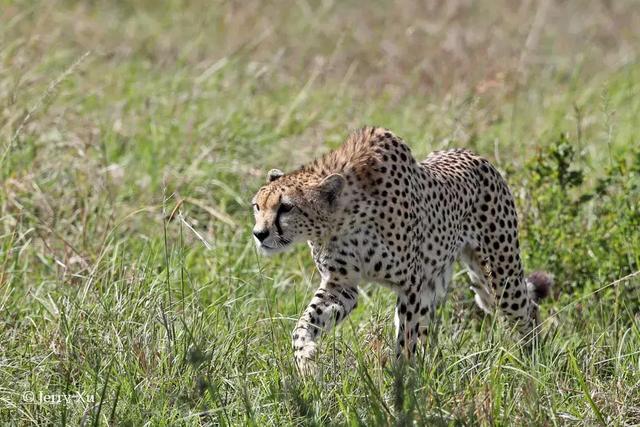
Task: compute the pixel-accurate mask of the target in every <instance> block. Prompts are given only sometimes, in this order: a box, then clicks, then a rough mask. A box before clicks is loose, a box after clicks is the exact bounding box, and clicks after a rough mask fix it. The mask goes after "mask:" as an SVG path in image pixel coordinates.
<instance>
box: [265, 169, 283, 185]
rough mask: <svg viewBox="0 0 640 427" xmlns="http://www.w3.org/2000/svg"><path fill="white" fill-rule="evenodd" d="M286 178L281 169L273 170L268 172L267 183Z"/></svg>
mask: <svg viewBox="0 0 640 427" xmlns="http://www.w3.org/2000/svg"><path fill="white" fill-rule="evenodd" d="M283 176H284V172H282V171H281V170H280V169H271V170H270V171H269V172H267V182H273V181H275V180H276V179H278V178H282V177H283Z"/></svg>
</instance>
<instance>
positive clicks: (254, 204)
mask: <svg viewBox="0 0 640 427" xmlns="http://www.w3.org/2000/svg"><path fill="white" fill-rule="evenodd" d="M251 206H253V209H255V210H256V211H257V212H258V211H260V206H258V204H257V203H252V204H251Z"/></svg>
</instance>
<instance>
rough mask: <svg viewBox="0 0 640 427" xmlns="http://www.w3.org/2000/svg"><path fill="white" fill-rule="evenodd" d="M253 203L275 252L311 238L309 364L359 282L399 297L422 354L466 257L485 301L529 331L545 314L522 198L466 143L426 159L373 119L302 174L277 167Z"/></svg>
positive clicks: (401, 330) (349, 305)
mask: <svg viewBox="0 0 640 427" xmlns="http://www.w3.org/2000/svg"><path fill="white" fill-rule="evenodd" d="M268 180H269V183H268V184H267V185H265V186H264V187H262V188H261V189H260V190H259V191H258V193H257V194H256V196H255V197H254V200H253V205H254V215H255V220H256V225H255V228H254V235H255V240H256V244H257V245H258V247H259V248H260V249H261V250H262V251H263V252H265V253H268V254H270V253H274V252H279V251H281V250H284V249H286V248H289V247H291V246H292V245H293V244H295V243H296V242H301V241H307V242H308V244H309V246H310V247H311V253H312V255H313V259H314V261H315V264H316V266H317V268H318V271H319V272H320V277H321V284H320V287H319V288H318V289H317V291H316V292H315V295H314V297H313V298H312V300H311V302H310V303H309V305H308V306H307V308H306V309H305V311H304V313H303V314H302V316H301V317H300V320H299V321H298V323H297V325H296V327H295V329H294V331H293V346H294V352H295V358H296V362H297V363H298V365H299V366H300V367H301V368H302V369H303V370H305V369H308V368H309V367H311V366H313V360H314V358H315V356H316V348H317V339H318V337H319V335H320V334H321V332H326V331H327V330H329V329H330V328H331V327H332V326H333V325H335V324H337V323H339V322H340V321H342V320H344V318H345V317H346V316H348V315H349V313H350V312H351V311H352V310H353V309H354V308H355V307H356V304H357V298H358V284H359V283H360V282H361V281H363V280H367V281H373V282H378V283H382V284H385V285H387V286H389V287H391V289H393V290H394V291H395V293H396V294H397V303H396V312H395V326H396V333H397V345H396V352H397V355H398V357H400V356H401V355H403V354H404V355H406V356H407V357H412V355H413V354H414V353H415V351H416V346H417V342H418V339H419V338H421V339H424V337H425V335H426V334H427V332H426V330H427V326H428V324H429V323H430V321H431V318H432V317H433V314H434V312H435V309H436V304H437V303H438V301H440V300H441V299H442V298H443V296H444V295H445V294H446V292H447V289H448V286H449V282H450V280H451V275H452V269H453V268H452V265H453V263H454V261H456V260H457V259H460V260H461V261H462V262H463V263H464V264H466V266H467V267H468V270H469V275H470V277H471V281H472V283H473V286H472V289H473V291H474V292H475V299H476V302H477V303H478V305H479V306H480V307H481V308H482V309H483V310H485V311H487V312H493V311H494V310H495V309H496V308H497V309H498V310H499V311H500V312H502V313H503V314H504V316H505V317H506V319H507V320H508V321H510V322H511V323H512V324H513V325H515V326H516V328H517V329H518V330H519V331H520V332H521V333H522V334H529V333H530V332H531V331H532V330H533V329H534V327H535V325H536V323H537V322H538V307H537V304H536V296H538V295H541V293H540V292H541V291H540V290H538V288H537V286H538V284H539V283H541V282H544V283H546V284H549V283H548V278H547V277H546V276H544V274H542V273H539V274H538V276H536V277H534V280H533V281H529V282H527V280H526V279H525V278H524V274H523V268H522V262H521V260H520V254H519V244H518V224H517V215H516V210H515V206H514V202H513V197H512V196H511V193H510V192H509V188H508V187H507V184H506V182H505V181H504V179H503V178H502V177H501V176H500V174H499V173H498V171H497V170H496V169H495V168H494V167H493V166H492V165H491V164H490V163H489V162H488V161H487V160H485V159H483V158H481V157H479V156H477V155H475V154H473V153H472V152H470V151H467V150H462V149H457V150H450V151H440V152H435V153H432V154H431V155H429V156H428V157H427V159H426V160H424V161H423V162H417V161H416V160H415V159H414V157H413V156H412V154H411V150H410V149H409V147H408V146H407V145H406V144H405V143H404V142H403V141H402V140H401V139H400V138H398V137H397V136H395V135H394V134H393V133H391V132H390V131H388V130H386V129H381V128H372V127H367V128H363V129H360V130H358V131H356V132H354V133H353V134H351V135H350V137H349V138H348V140H347V141H346V143H345V144H344V145H342V146H341V147H340V148H338V149H337V150H335V151H333V152H330V153H328V154H326V155H325V156H323V157H321V158H320V159H318V160H316V161H314V162H312V163H310V164H308V165H305V166H303V167H301V168H300V169H298V170H296V171H293V172H291V173H287V174H283V173H282V172H280V171H278V170H272V171H270V172H269V177H268Z"/></svg>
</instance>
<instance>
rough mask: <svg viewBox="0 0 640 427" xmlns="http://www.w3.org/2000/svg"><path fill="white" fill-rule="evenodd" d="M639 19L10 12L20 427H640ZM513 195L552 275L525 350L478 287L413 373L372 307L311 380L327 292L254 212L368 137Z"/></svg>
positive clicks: (510, 7) (353, 321)
mask: <svg viewBox="0 0 640 427" xmlns="http://www.w3.org/2000/svg"><path fill="white" fill-rule="evenodd" d="M638 22H640V6H639V5H638V3H637V2H635V1H634V0H620V1H615V2H608V1H602V2H600V1H593V2H589V1H575V2H554V1H546V0H542V1H539V2H534V1H529V2H511V1H507V0H497V1H493V2H489V1H482V2H479V1H469V0H453V1H448V2H436V1H433V2H424V3H420V4H419V5H418V4H417V2H413V1H410V0H399V1H397V2H384V1H379V0H376V1H371V2H369V1H364V0H353V1H346V2H333V1H304V0H301V1H297V2H286V3H285V2H271V1H269V2H258V1H247V2H240V1H233V2H218V1H216V2H204V1H193V2H186V1H185V2H181V1H168V2H163V3H162V4H160V3H159V2H153V1H113V2H100V1H95V2H67V1H59V0H52V1H47V2H37V1H16V2H14V1H6V0H4V1H2V0H0V150H1V151H0V177H1V178H0V185H1V188H0V424H2V425H5V424H7V425H12V424H15V425H30V424H35V425H48V424H56V425H65V424H69V425H78V424H82V425H132V426H137V425H256V426H263V425H278V426H280V425H366V426H370V425H429V426H431V425H505V426H506V425H518V426H521V425H535V426H538V425H541V426H547V425H549V426H551V425H554V426H555V425H600V424H604V425H618V426H622V425H640V273H639V270H640V61H639V57H638V54H639V53H640V32H639V31H638V27H637V25H638ZM365 124H369V125H379V126H384V127H387V128H390V129H392V130H393V131H394V132H395V133H397V134H398V135H400V136H402V137H403V138H404V139H405V140H406V141H407V143H409V145H411V147H412V150H413V152H414V154H416V156H417V157H419V158H422V157H424V156H426V155H427V154H428V153H429V152H431V151H434V150H439V149H446V148H453V147H466V148H469V149H472V150H474V151H476V152H478V153H479V154H482V155H483V156H485V157H487V158H489V159H490V160H491V161H492V162H493V163H494V164H495V165H496V166H497V167H498V168H499V169H500V171H501V172H502V173H503V175H504V176H505V177H506V178H507V180H508V182H509V184H510V186H511V188H512V190H513V193H514V195H515V197H516V205H517V208H518V211H519V214H520V229H521V247H522V251H523V259H524V264H525V267H526V269H527V270H528V271H533V270H537V269H544V270H546V271H549V272H550V273H552V274H553V275H554V276H555V281H556V284H555V286H554V289H553V292H552V295H551V297H550V298H549V299H548V300H545V302H544V303H543V304H542V310H541V311H542V315H543V318H544V319H545V322H544V325H543V333H542V343H541V347H540V348H539V349H537V350H536V351H534V352H533V353H527V352H523V351H521V349H520V348H519V347H518V346H517V343H516V342H515V341H514V340H513V339H512V338H510V337H509V334H507V333H506V331H505V330H504V328H503V327H502V326H503V325H501V322H500V320H499V319H495V318H491V317H485V316H484V315H483V314H482V313H481V312H480V311H479V310H478V309H477V308H476V307H475V305H474V303H473V301H472V294H471V291H470V290H469V289H468V287H469V282H468V279H467V277H466V275H465V274H464V271H462V270H460V271H459V272H458V273H457V274H456V275H455V277H454V283H453V285H452V290H451V293H450V295H449V296H448V301H447V304H446V306H444V307H442V309H441V310H440V312H439V322H438V328H437V334H436V335H435V336H434V339H433V340H432V341H431V342H430V343H429V345H428V346H426V348H424V349H421V350H420V351H419V356H418V358H417V361H416V362H415V363H414V364H411V365H408V366H403V367H401V366H397V365H396V364H395V363H394V361H393V358H392V357H391V354H392V349H393V321H392V318H393V306H394V301H395V298H394V296H393V295H392V294H391V292H390V291H388V290H387V289H383V288H381V287H379V286H376V285H375V284H362V298H361V300H360V302H359V305H358V308H357V309H356V310H355V312H354V313H353V314H352V315H351V316H350V317H349V318H348V319H347V320H346V321H345V322H344V323H343V324H342V325H341V326H339V327H338V328H337V329H335V330H334V331H332V332H331V333H330V334H328V335H327V336H325V337H324V339H323V341H322V345H321V356H320V365H321V374H320V375H319V377H318V378H316V379H313V380H309V379H307V380H303V379H302V378H301V377H300V376H298V375H297V373H296V370H295V366H294V365H293V361H292V356H293V352H292V348H291V343H290V331H291V330H292V328H293V326H294V324H295V321H296V320H297V316H298V315H299V314H300V313H301V312H302V310H303V309H304V307H305V305H306V303H307V302H308V300H309V299H310V297H311V296H312V295H313V293H314V289H315V287H317V286H318V284H319V278H318V275H317V273H316V272H315V270H314V267H313V263H312V261H311V257H310V255H309V253H308V250H307V248H306V247H300V248H298V249H297V250H295V251H294V252H290V253H286V254H282V255H278V256H276V257H274V258H263V257H261V256H260V255H259V254H257V253H256V250H255V248H254V245H253V242H252V240H251V228H252V226H253V218H252V212H251V206H250V200H251V197H252V196H253V193H254V192H255V191H256V190H257V189H258V188H259V187H260V186H261V185H262V184H263V183H264V182H265V179H266V172H267V171H268V170H269V169H271V168H276V167H277V168H281V169H283V170H285V171H287V170H292V169H294V168H296V167H298V166H300V165H301V164H303V163H305V162H307V161H309V160H311V159H313V158H314V157H315V156H318V155H320V154H322V153H324V152H326V151H328V150H330V149H332V148H335V147H337V146H339V145H340V143H341V142H342V141H343V140H344V139H345V137H346V136H347V135H348V133H349V132H350V130H352V129H354V128H357V127H360V126H363V125H365Z"/></svg>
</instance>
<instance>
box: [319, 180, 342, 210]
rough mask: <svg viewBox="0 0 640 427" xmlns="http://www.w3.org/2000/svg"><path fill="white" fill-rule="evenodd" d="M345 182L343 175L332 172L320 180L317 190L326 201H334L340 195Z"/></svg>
mask: <svg viewBox="0 0 640 427" xmlns="http://www.w3.org/2000/svg"><path fill="white" fill-rule="evenodd" d="M345 183H346V180H345V179H344V176H342V175H340V174H338V173H334V174H332V175H329V176H328V177H326V178H325V179H323V180H322V182H321V183H320V184H319V185H318V191H319V192H320V194H322V197H323V198H324V199H325V200H326V201H327V202H329V203H334V202H335V201H336V200H337V199H338V196H340V193H341V192H342V189H343V188H344V185H345Z"/></svg>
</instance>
